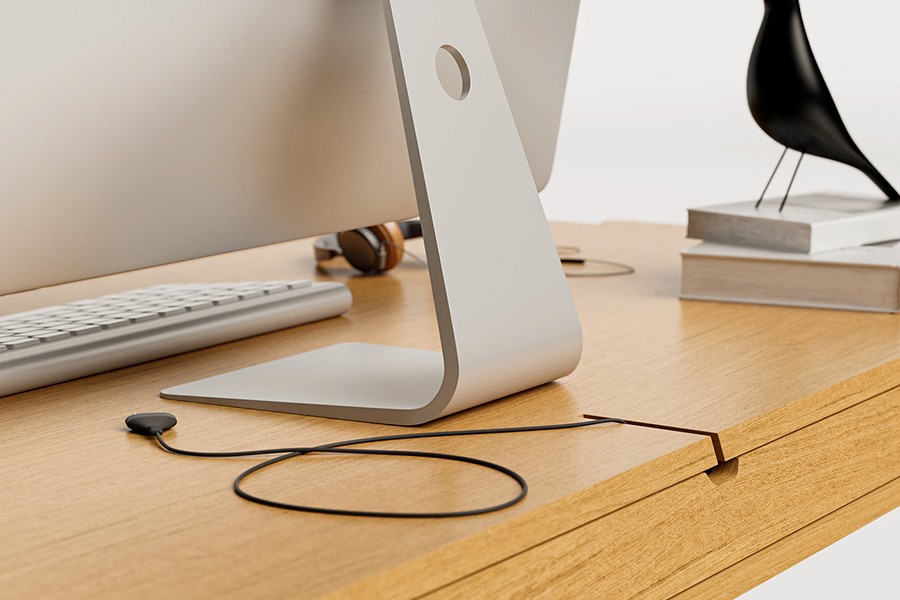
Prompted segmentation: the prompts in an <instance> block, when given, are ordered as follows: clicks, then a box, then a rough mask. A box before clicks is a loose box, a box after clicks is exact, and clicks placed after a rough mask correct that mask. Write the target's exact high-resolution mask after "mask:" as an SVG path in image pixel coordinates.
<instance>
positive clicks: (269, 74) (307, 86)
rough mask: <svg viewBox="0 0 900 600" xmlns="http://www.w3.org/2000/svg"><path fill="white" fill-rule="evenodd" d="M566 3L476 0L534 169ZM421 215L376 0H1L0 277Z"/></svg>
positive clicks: (81, 275)
mask: <svg viewBox="0 0 900 600" xmlns="http://www.w3.org/2000/svg"><path fill="white" fill-rule="evenodd" d="M577 7H578V0H565V1H564V2H561V1H560V0H480V1H479V10H480V11H481V12H482V18H483V20H484V24H485V30H486V32H487V34H488V38H489V40H490V43H491V47H492V49H493V51H494V53H495V60H496V61H497V64H498V67H499V68H500V72H501V77H502V79H503V83H504V87H505V89H506V91H507V95H508V96H509V101H510V105H511V108H512V109H513V113H514V116H515V117H516V122H517V125H518V126H519V129H520V135H521V137H522V140H523V143H524V144H525V147H526V152H527V153H528V157H529V161H530V163H531V166H532V171H533V173H534V177H535V181H536V182H537V184H538V186H539V187H543V185H544V184H545V183H546V181H547V178H548V177H549V173H550V169H551V166H552V161H553V153H554V150H555V144H556V137H557V130H558V125H559V118H560V111H561V107H562V98H563V93H564V88H565V79H566V73H567V69H568V62H569V55H570V52H571V45H572V36H573V33H574V25H575V17H576V13H577ZM436 50H437V49H436ZM473 77H477V74H474V75H473ZM436 84H437V81H436ZM474 85H477V78H476V79H475V80H474V81H473V86H474ZM415 214H416V202H415V196H414V192H413V187H412V178H411V175H410V167H409V159H408V156H407V151H406V142H405V138H404V132H403V126H402V121H401V118H400V108H399V103H398V100H397V91H396V85H395V82H394V73H393V68H392V66H391V60H390V52H389V48H388V41H387V34H386V31H385V25H384V16H383V12H382V3H381V0H295V1H282V0H154V1H153V2H149V1H146V0H145V1H137V0H128V1H123V0H89V1H87V2H80V3H71V2H68V1H66V0H32V1H31V2H20V3H4V5H3V6H2V7H0V227H2V239H3V244H2V245H0V294H3V293H10V292H15V291H21V290H24V289H30V288H35V287H40V286H44V285H52V284H56V283H61V282H65V281H73V280H79V279H85V278H88V277H95V276H99V275H104V274H109V273H115V272H120V271H127V270H132V269H137V268H142V267H147V266H151V265H157V264H164V263H169V262H175V261H179V260H185V259H189V258H196V257H200V256H206V255H210V254H217V253H222V252H229V251H233V250H239V249H243V248H248V247H254V246H259V245H264V244H271V243H276V242H280V241H286V240H291V239H297V238H300V237H305V236H309V235H315V234H319V233H325V232H331V231H338V230H344V229H350V228H354V227H360V226H366V225H371V224H375V223H381V222H385V221H388V220H396V219H402V218H407V217H411V216H414V215H415Z"/></svg>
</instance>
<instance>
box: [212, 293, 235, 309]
mask: <svg viewBox="0 0 900 600" xmlns="http://www.w3.org/2000/svg"><path fill="white" fill-rule="evenodd" d="M240 300H241V299H240V298H238V297H237V296H226V295H222V296H211V297H210V301H211V302H212V303H213V304H215V305H216V306H221V305H223V304H233V303H235V302H240Z"/></svg>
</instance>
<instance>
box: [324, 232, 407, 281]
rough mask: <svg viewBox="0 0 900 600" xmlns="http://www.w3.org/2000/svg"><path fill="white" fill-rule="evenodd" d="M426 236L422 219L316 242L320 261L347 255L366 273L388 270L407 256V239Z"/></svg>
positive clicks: (330, 236)
mask: <svg viewBox="0 0 900 600" xmlns="http://www.w3.org/2000/svg"><path fill="white" fill-rule="evenodd" d="M417 237H422V223H421V222H420V221H419V220H418V219H412V220H409V221H400V222H399V223H394V222H391V223H384V224H383V225H373V226H372V227H363V228H361V229H353V230H352V231H343V232H341V233H332V234H331V235H326V236H325V237H321V238H319V239H317V240H316V242H315V245H314V247H315V252H316V262H323V261H326V260H330V259H332V258H334V257H336V256H343V257H344V258H345V259H346V260H347V262H348V263H350V264H351V265H352V266H353V267H354V268H356V269H359V270H360V271H362V272H363V273H384V272H385V271H389V270H390V269H393V268H394V267H396V266H397V265H398V264H399V263H400V260H401V259H402V258H403V253H404V250H403V242H404V240H409V239H412V238H417Z"/></svg>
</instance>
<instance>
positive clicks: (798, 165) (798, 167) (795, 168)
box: [778, 152, 806, 212]
mask: <svg viewBox="0 0 900 600" xmlns="http://www.w3.org/2000/svg"><path fill="white" fill-rule="evenodd" d="M804 156H806V152H802V153H801V154H800V158H799V159H798V160H797V166H796V167H794V174H793V175H791V182H790V183H789V184H788V189H787V191H786V192H785V193H784V200H782V201H781V206H780V207H779V208H778V212H781V211H783V210H784V205H785V204H786V203H787V197H788V194H790V193H791V186H792V185H794V178H795V177H796V176H797V171H799V170H800V162H801V161H802V160H803V157H804Z"/></svg>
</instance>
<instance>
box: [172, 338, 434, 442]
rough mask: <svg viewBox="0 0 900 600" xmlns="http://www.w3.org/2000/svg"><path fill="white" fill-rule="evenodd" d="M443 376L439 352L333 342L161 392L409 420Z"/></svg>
mask: <svg viewBox="0 0 900 600" xmlns="http://www.w3.org/2000/svg"><path fill="white" fill-rule="evenodd" d="M443 378H444V363H443V358H442V356H441V353H440V352H431V351H428V350H412V349H409V348H395V347H392V346H376V345H373V344H339V345H336V346H329V347H327V348H322V349H320V350H314V351H312V352H306V353H303V354H298V355H296V356H291V357H288V358H283V359H281V360H276V361H272V362H269V363H265V364H261V365H257V366H255V367H249V368H246V369H241V370H239V371H233V372H231V373H225V374H224V375H217V376H215V377H210V378H208V379H202V380H200V381H195V382H193V383H188V384H185V385H180V386H176V387H172V388H169V389H166V390H163V391H162V392H161V393H160V395H161V396H162V397H163V398H166V399H169V400H187V401H191V402H203V403H206V404H219V405H224V406H234V407H238V408H253V409H259V410H269V411H276V412H285V413H293V414H303V415H311V416H317V417H331V418H337V419H352V420H354V421H368V422H372V423H386V424H392V425H414V424H418V423H421V422H423V421H425V420H428V419H422V420H419V419H416V415H417V413H418V412H419V411H418V409H422V408H424V407H426V406H427V405H428V404H429V403H431V401H432V400H433V399H434V398H435V396H437V394H438V391H439V390H440V387H441V383H442V381H443Z"/></svg>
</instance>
